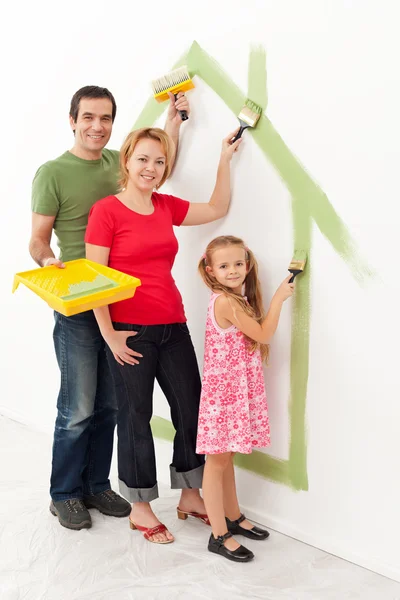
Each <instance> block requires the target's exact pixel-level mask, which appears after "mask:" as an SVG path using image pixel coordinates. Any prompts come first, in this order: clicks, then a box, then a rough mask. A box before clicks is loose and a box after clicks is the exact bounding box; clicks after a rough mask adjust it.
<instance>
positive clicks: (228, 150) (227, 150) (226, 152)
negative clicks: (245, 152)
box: [221, 127, 242, 160]
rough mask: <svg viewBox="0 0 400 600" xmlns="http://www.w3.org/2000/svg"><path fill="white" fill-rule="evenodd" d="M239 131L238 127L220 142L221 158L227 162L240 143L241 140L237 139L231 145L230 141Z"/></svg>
mask: <svg viewBox="0 0 400 600" xmlns="http://www.w3.org/2000/svg"><path fill="white" fill-rule="evenodd" d="M238 131H239V127H238V128H237V129H235V131H232V133H230V134H229V135H228V136H227V137H226V138H225V139H224V140H223V141H222V150H221V158H226V159H227V160H231V158H232V156H233V153H234V152H236V150H237V149H238V148H239V146H240V144H241V143H242V138H239V139H238V140H236V142H234V143H233V144H232V139H233V138H234V137H235V135H236V134H237V132H238Z"/></svg>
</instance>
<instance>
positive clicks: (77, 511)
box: [50, 498, 92, 529]
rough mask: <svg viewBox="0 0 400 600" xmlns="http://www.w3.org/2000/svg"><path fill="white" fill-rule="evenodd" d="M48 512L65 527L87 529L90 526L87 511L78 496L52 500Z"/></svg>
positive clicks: (90, 521)
mask: <svg viewBox="0 0 400 600" xmlns="http://www.w3.org/2000/svg"><path fill="white" fill-rule="evenodd" d="M50 512H51V514H52V515H54V516H55V517H58V520H59V522H60V524H61V525H62V526H63V527H67V529H89V528H90V527H91V526H92V519H91V518H90V514H89V511H88V509H87V508H86V506H85V505H84V504H83V502H82V500H80V499H79V498H71V500H60V501H59V502H54V500H52V501H51V504H50Z"/></svg>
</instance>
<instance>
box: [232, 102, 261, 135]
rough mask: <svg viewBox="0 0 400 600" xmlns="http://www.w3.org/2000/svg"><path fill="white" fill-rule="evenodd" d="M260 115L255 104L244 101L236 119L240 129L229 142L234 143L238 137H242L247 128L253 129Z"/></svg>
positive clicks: (258, 108) (259, 109)
mask: <svg viewBox="0 0 400 600" xmlns="http://www.w3.org/2000/svg"><path fill="white" fill-rule="evenodd" d="M261 115H262V108H261V107H260V106H258V104H255V103H254V102H252V101H251V100H246V103H245V105H244V106H243V107H242V109H241V111H240V113H239V114H238V119H239V123H240V128H239V131H238V132H237V134H236V135H235V137H234V138H233V139H232V140H231V143H232V144H233V142H236V140H238V139H239V138H240V137H242V133H243V131H244V130H245V129H247V128H248V127H255V126H256V125H257V121H258V120H259V118H260V117H261Z"/></svg>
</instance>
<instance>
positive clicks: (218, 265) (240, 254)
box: [206, 245, 247, 294]
mask: <svg viewBox="0 0 400 600" xmlns="http://www.w3.org/2000/svg"><path fill="white" fill-rule="evenodd" d="M206 270H207V272H208V273H209V274H210V275H212V276H213V277H215V279H216V280H217V281H218V283H220V284H221V285H224V286H225V287H227V288H230V289H231V290H232V291H234V292H235V293H237V294H240V293H241V290H242V285H243V283H244V280H245V279H246V275H247V261H246V251H245V249H244V248H242V247H240V246H234V245H232V246H224V247H223V248H217V249H216V250H215V251H214V252H213V253H212V256H211V265H209V266H207V267H206Z"/></svg>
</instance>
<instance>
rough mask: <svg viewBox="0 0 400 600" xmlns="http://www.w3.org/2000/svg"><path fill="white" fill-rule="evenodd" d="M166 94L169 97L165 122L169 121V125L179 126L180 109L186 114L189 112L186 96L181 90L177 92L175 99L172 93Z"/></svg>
mask: <svg viewBox="0 0 400 600" xmlns="http://www.w3.org/2000/svg"><path fill="white" fill-rule="evenodd" d="M168 96H169V99H170V103H169V107H168V113H167V123H168V122H169V123H170V124H171V125H174V126H176V127H179V126H180V125H182V119H181V115H180V113H179V111H180V110H185V111H186V112H187V114H188V115H189V114H190V106H189V102H188V99H187V98H186V96H185V94H184V93H183V92H179V93H178V96H177V99H176V100H175V96H174V94H172V93H171V92H168Z"/></svg>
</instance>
